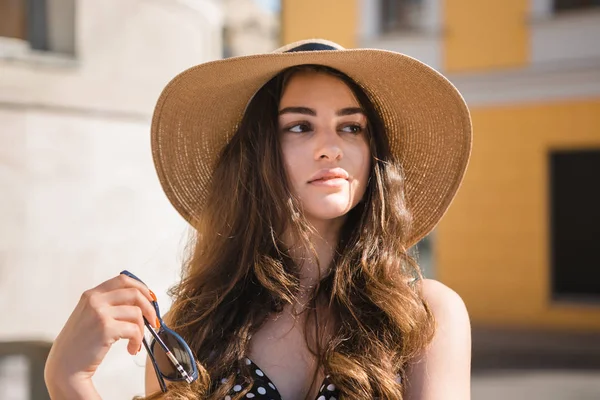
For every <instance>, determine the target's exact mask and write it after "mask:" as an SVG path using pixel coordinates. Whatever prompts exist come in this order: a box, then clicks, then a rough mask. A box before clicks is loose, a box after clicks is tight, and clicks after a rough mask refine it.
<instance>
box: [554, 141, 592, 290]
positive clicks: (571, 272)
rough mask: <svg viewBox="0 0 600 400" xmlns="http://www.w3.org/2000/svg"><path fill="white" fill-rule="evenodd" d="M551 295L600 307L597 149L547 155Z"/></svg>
mask: <svg viewBox="0 0 600 400" xmlns="http://www.w3.org/2000/svg"><path fill="white" fill-rule="evenodd" d="M550 196H551V201H550V213H551V215H550V229H551V232H550V237H551V242H550V244H551V262H552V295H553V298H554V299H559V300H563V299H565V300H581V301H587V300H592V301H600V149H599V150H581V151H568V152H567V151H565V152H553V153H551V154H550Z"/></svg>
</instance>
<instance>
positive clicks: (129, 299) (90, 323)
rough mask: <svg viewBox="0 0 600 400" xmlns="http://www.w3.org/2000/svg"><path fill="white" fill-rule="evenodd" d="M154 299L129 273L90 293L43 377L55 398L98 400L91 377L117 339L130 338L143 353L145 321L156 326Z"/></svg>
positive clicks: (132, 349)
mask: <svg viewBox="0 0 600 400" xmlns="http://www.w3.org/2000/svg"><path fill="white" fill-rule="evenodd" d="M153 299H154V300H155V298H154V295H153V294H152V292H151V291H150V290H149V289H148V288H147V287H146V286H145V285H144V284H143V283H141V282H138V281H137V280H135V279H132V278H130V277H128V276H125V275H119V276H116V277H114V278H112V279H109V280H107V281H105V282H103V283H102V284H100V285H98V286H97V287H95V288H93V289H90V290H87V291H85V292H84V293H83V295H82V296H81V299H80V300H79V303H78V304H77V306H76V307H75V310H74V311H73V313H72V314H71V316H70V317H69V319H68V320H67V322H66V324H65V326H64V327H63V329H62V331H61V332H60V334H59V335H58V336H57V338H56V340H55V341H54V344H53V345H52V348H51V350H50V354H49V355H48V359H47V361H46V368H45V371H44V375H45V381H46V385H47V387H48V391H49V392H50V396H51V397H52V399H62V398H86V399H88V398H98V396H97V393H96V392H95V389H94V388H93V385H92V376H93V375H94V373H95V372H96V369H97V368H98V366H99V365H100V363H101V362H102V360H103V359H104V357H105V356H106V353H107V352H108V350H109V349H110V347H111V346H112V345H113V344H114V343H115V342H116V341H117V340H119V339H127V340H129V343H128V345H127V350H128V351H129V353H130V354H132V355H135V354H137V353H138V351H139V350H140V349H141V346H142V339H143V338H144V320H143V317H145V318H146V319H147V320H148V322H150V324H152V325H153V326H154V325H155V321H156V312H155V310H154V307H152V304H151V303H150V302H151V301H152V300H153ZM83 393H86V394H85V395H84V394H83Z"/></svg>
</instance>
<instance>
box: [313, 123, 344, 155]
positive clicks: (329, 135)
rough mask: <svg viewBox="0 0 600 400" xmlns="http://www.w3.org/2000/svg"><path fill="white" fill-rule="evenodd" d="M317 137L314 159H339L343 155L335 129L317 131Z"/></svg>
mask: <svg viewBox="0 0 600 400" xmlns="http://www.w3.org/2000/svg"><path fill="white" fill-rule="evenodd" d="M317 137H318V139H317V142H318V144H317V148H316V153H315V156H316V157H315V158H316V159H319V160H323V159H326V160H338V161H339V160H341V158H342V156H343V151H342V147H341V144H340V140H341V138H340V137H339V135H338V134H337V132H336V131H335V129H333V130H329V129H328V130H327V131H322V132H319V134H317Z"/></svg>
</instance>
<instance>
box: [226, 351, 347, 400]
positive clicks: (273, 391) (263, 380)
mask: <svg viewBox="0 0 600 400" xmlns="http://www.w3.org/2000/svg"><path fill="white" fill-rule="evenodd" d="M245 362H246V365H248V366H250V371H251V372H252V377H253V378H254V385H253V386H252V389H250V391H249V392H248V393H246V398H248V399H269V400H283V399H282V398H281V395H280V394H279V391H278V390H277V388H276V387H275V385H274V384H273V382H271V380H270V379H269V377H268V376H267V375H266V374H265V373H264V372H262V371H261V369H260V368H259V367H258V366H257V365H256V364H254V363H253V362H252V360H250V359H249V358H246V359H245ZM242 389H243V388H242V385H240V384H236V385H235V386H234V387H233V388H232V389H231V393H230V394H229V395H227V396H225V400H231V399H232V396H233V395H235V393H237V392H241V391H242ZM338 398H339V391H338V389H337V388H336V387H335V385H334V384H333V383H331V382H330V381H329V375H328V376H326V377H325V379H324V380H323V384H322V385H321V388H320V389H319V393H318V394H317V398H316V399H315V400H337V399H338Z"/></svg>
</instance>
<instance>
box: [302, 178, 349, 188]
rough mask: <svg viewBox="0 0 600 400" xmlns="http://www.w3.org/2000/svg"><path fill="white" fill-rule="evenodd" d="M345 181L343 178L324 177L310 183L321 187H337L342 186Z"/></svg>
mask: <svg viewBox="0 0 600 400" xmlns="http://www.w3.org/2000/svg"><path fill="white" fill-rule="evenodd" d="M347 182H348V181H347V180H346V179H344V178H324V179H317V180H314V181H311V182H310V184H311V185H315V186H321V187H338V186H343V185H344V184H346V183H347Z"/></svg>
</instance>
